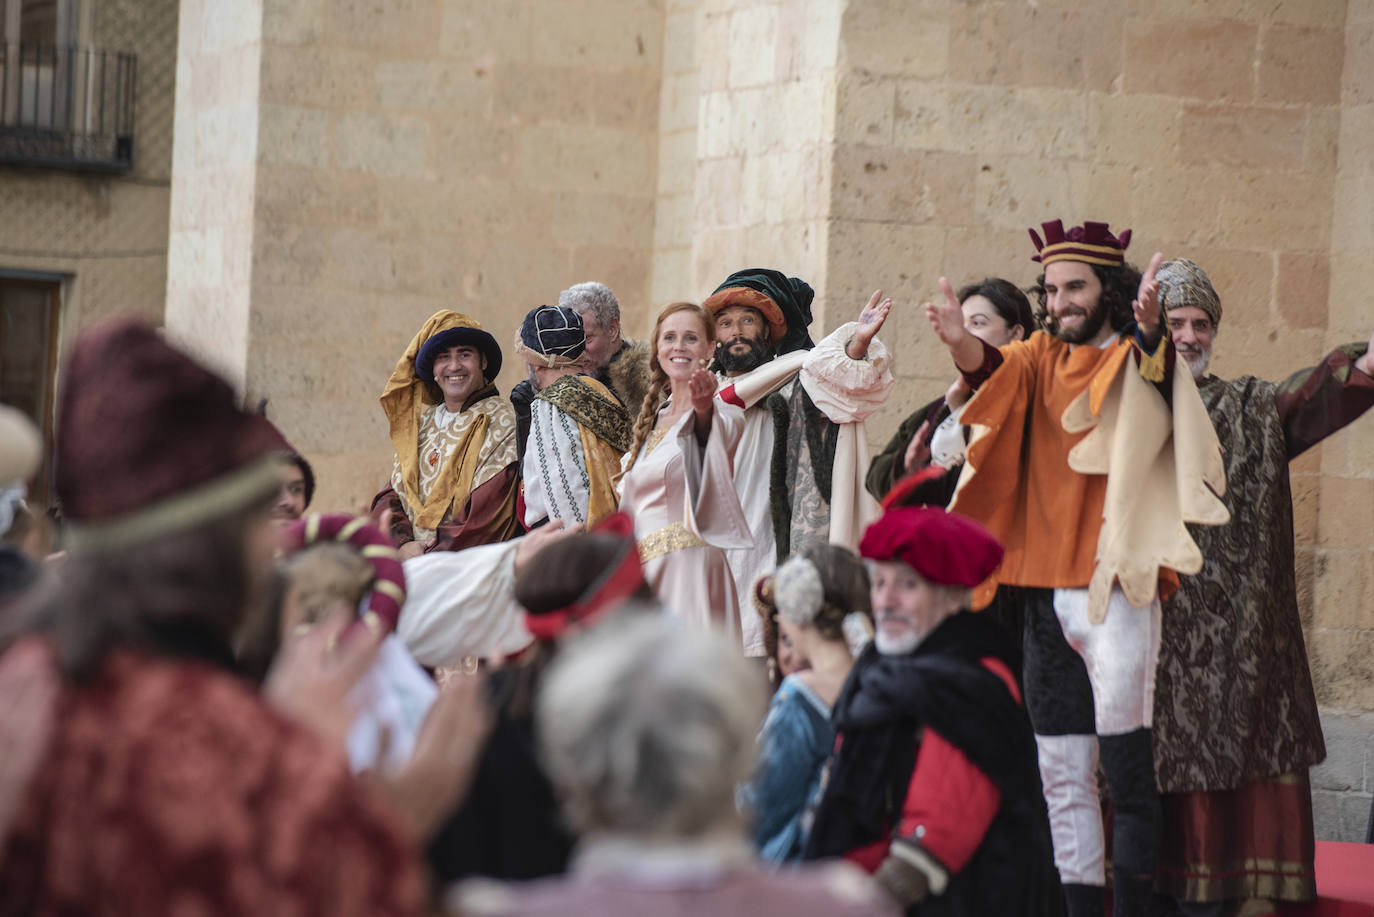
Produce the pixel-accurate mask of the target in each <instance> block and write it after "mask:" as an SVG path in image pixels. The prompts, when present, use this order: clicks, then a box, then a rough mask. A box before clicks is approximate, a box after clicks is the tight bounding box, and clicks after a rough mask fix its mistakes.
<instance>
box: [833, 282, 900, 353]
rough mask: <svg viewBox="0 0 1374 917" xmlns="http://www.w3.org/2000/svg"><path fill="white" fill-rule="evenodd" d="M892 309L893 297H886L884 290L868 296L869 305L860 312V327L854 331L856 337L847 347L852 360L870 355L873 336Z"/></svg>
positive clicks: (875, 291) (846, 350) (846, 351)
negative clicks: (869, 347)
mask: <svg viewBox="0 0 1374 917" xmlns="http://www.w3.org/2000/svg"><path fill="white" fill-rule="evenodd" d="M891 311H892V297H890V296H889V297H887V298H886V299H884V298H883V291H882V290H874V291H873V295H872V296H870V297H868V305H866V306H864V308H863V311H862V312H860V313H859V318H858V323H859V327H858V329H857V330H856V331H855V332H854V338H853V339H852V340H851V341H850V342H849V344H848V345H846V347H845V353H847V354H848V355H849V358H850V359H851V360H862V359H863V358H864V357H866V356H868V345H869V344H871V343H873V338H874V337H876V336H877V334H878V332H879V331H880V330H881V329H882V327H883V322H885V321H887V315H888V313H889V312H891Z"/></svg>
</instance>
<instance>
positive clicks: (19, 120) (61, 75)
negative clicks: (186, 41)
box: [0, 0, 138, 172]
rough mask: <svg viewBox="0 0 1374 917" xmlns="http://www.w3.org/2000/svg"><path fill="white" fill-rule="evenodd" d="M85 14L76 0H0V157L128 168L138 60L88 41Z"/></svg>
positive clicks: (36, 163) (65, 165) (119, 169)
mask: <svg viewBox="0 0 1374 917" xmlns="http://www.w3.org/2000/svg"><path fill="white" fill-rule="evenodd" d="M83 14H84V16H83ZM89 20H90V4H89V3H84V4H83V3H81V2H79V0H0V162H13V163H20V164H23V165H29V166H51V167H57V168H74V169H83V170H99V171H112V172H127V171H128V170H129V169H130V168H132V165H133V126H134V101H135V85H136V81H137V65H138V60H137V58H136V57H135V56H134V55H133V54H127V53H121V52H118V51H114V50H109V49H102V48H96V47H93V46H91V45H90V43H89V34H88V33H89V31H90V22H89Z"/></svg>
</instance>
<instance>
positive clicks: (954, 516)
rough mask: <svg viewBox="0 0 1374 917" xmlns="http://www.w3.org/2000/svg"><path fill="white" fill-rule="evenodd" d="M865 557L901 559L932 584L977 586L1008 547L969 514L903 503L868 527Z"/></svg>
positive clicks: (863, 549)
mask: <svg viewBox="0 0 1374 917" xmlns="http://www.w3.org/2000/svg"><path fill="white" fill-rule="evenodd" d="M859 555H860V556H862V557H866V558H868V559H869V560H900V561H903V562H904V563H906V564H907V565H908V566H910V567H911V568H912V569H913V570H915V571H916V572H917V573H919V574H921V575H922V576H923V577H925V578H926V579H928V580H930V581H931V582H932V583H937V584H939V585H942V586H964V587H967V588H969V589H972V588H973V587H974V586H977V585H978V584H979V583H981V582H982V581H983V580H985V579H987V578H988V577H989V576H991V575H992V571H994V570H996V569H997V565H998V564H1000V563H1001V562H1002V545H1001V543H1000V542H998V540H997V539H996V538H994V537H993V536H992V533H990V532H989V531H988V530H987V529H985V528H983V527H982V526H981V525H979V524H978V523H977V522H974V521H973V520H972V519H970V518H968V517H967V516H961V515H959V514H958V513H948V512H945V511H944V510H942V509H935V508H933V507H929V506H900V507H897V508H895V509H890V510H888V511H887V512H886V513H884V514H883V515H882V517H881V518H880V519H879V520H878V521H877V522H875V523H873V524H872V525H870V526H869V527H868V530H867V531H865V532H864V537H863V540H861V541H860V542H859Z"/></svg>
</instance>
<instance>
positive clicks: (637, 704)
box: [456, 617, 895, 917]
mask: <svg viewBox="0 0 1374 917" xmlns="http://www.w3.org/2000/svg"><path fill="white" fill-rule="evenodd" d="M764 696H765V691H764V686H763V681H762V678H761V673H760V671H759V669H758V667H757V666H755V665H753V664H751V663H750V662H748V661H747V660H746V659H744V658H742V657H741V656H740V653H739V648H738V646H736V645H735V643H734V642H732V641H727V640H725V639H724V638H722V637H719V636H717V635H714V634H709V633H703V632H700V631H695V630H689V629H686V628H683V627H682V626H681V625H678V624H674V622H672V621H671V620H667V619H663V618H660V617H646V618H643V619H640V620H637V621H633V622H632V623H630V624H628V625H617V626H616V627H614V628H604V627H603V628H601V629H599V630H597V631H593V632H591V633H589V634H588V635H587V636H586V637H585V638H583V639H582V640H580V641H579V642H577V643H576V644H574V645H573V646H571V647H569V648H568V649H567V650H566V651H565V652H564V654H563V655H562V656H561V657H560V659H559V660H558V661H557V662H555V663H554V665H553V667H552V668H551V670H550V672H549V674H548V678H547V680H546V681H545V683H544V686H543V688H542V689H541V692H540V696H539V702H538V707H537V711H536V718H537V724H538V731H539V736H540V740H541V747H542V749H543V752H544V758H545V763H546V765H547V767H548V771H549V776H550V777H551V778H552V780H553V782H554V785H555V786H556V787H557V789H558V790H559V792H560V795H561V797H562V798H563V801H564V808H565V811H566V814H567V816H568V819H569V821H570V823H571V825H572V827H573V828H574V829H575V830H577V831H578V832H579V833H580V834H581V836H582V842H581V843H580V845H579V847H578V850H577V852H576V853H575V855H574V858H573V862H572V865H571V869H570V873H569V875H568V876H567V877H566V878H562V879H549V880H541V881H537V882H532V883H529V884H526V885H524V886H522V887H517V888H516V890H513V891H505V890H500V891H498V890H495V889H491V888H488V889H486V890H485V893H482V892H481V891H479V890H477V889H473V888H471V887H469V888H468V889H467V890H466V893H460V895H459V898H460V900H459V901H458V902H456V903H457V904H458V905H459V907H460V909H461V910H462V912H463V913H465V914H506V915H528V917H535V915H546V914H547V915H550V917H552V915H559V917H562V915H564V914H600V915H607V917H617V915H631V914H633V915H641V914H712V915H720V917H735V915H740V917H744V915H747V917H772V915H796V917H808V915H812V914H815V915H821V914H826V915H840V917H843V915H859V914H864V915H891V914H895V911H894V910H893V909H892V906H891V905H890V904H889V903H888V902H887V901H886V900H885V899H884V897H883V896H882V895H881V894H879V893H878V892H877V890H876V887H875V886H873V885H872V884H871V883H870V882H869V881H868V880H866V879H865V878H864V877H863V876H862V875H861V874H860V873H859V872H858V871H857V870H856V869H855V868H854V867H851V866H849V865H848V864H838V863H837V864H828V865H815V866H807V867H802V868H799V869H797V870H796V871H793V872H789V873H787V874H786V875H785V876H783V875H774V874H772V873H770V872H767V871H765V870H764V869H762V868H760V866H759V864H758V862H757V861H756V860H755V858H754V854H753V851H752V849H751V847H750V844H749V842H748V840H747V839H746V838H745V836H744V830H743V825H742V824H741V821H740V818H739V815H738V813H737V812H736V809H735V798H734V797H735V787H736V785H737V784H738V783H739V782H740V781H741V780H742V779H744V778H745V777H746V776H747V775H748V773H749V772H750V770H751V769H752V767H753V764H754V731H755V728H756V727H757V724H758V720H759V717H760V716H761V714H762V712H763V711H762V709H761V708H762V705H763V698H764Z"/></svg>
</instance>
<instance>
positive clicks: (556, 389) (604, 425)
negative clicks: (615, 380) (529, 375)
mask: <svg viewBox="0 0 1374 917" xmlns="http://www.w3.org/2000/svg"><path fill="white" fill-rule="evenodd" d="M534 397H536V398H538V399H539V400H541V401H547V402H548V403H549V404H551V405H553V406H554V407H556V408H558V409H559V410H560V411H562V412H563V413H565V414H567V415H569V416H570V417H572V419H573V420H576V421H577V422H578V423H579V424H580V425H582V426H584V427H587V428H589V429H590V430H591V431H592V432H593V433H595V434H596V435H597V436H599V437H600V438H601V439H603V440H605V441H606V442H607V443H610V445H611V447H612V448H614V449H615V450H616V451H617V452H622V453H623V452H628V451H629V450H630V446H631V445H632V444H633V442H634V436H633V434H632V433H631V429H630V427H631V423H632V420H633V419H632V418H631V417H630V415H629V414H627V413H626V412H625V408H623V407H621V405H620V402H619V401H616V400H615V396H614V395H612V394H611V393H610V391H609V390H608V389H607V388H606V387H605V386H603V385H602V384H601V383H600V382H597V381H596V380H595V379H593V378H591V377H590V376H563V377H561V378H559V379H557V380H556V381H555V382H554V383H553V384H551V385H548V386H546V387H545V388H543V389H541V390H540V392H539V394H538V395H535V396H534Z"/></svg>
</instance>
